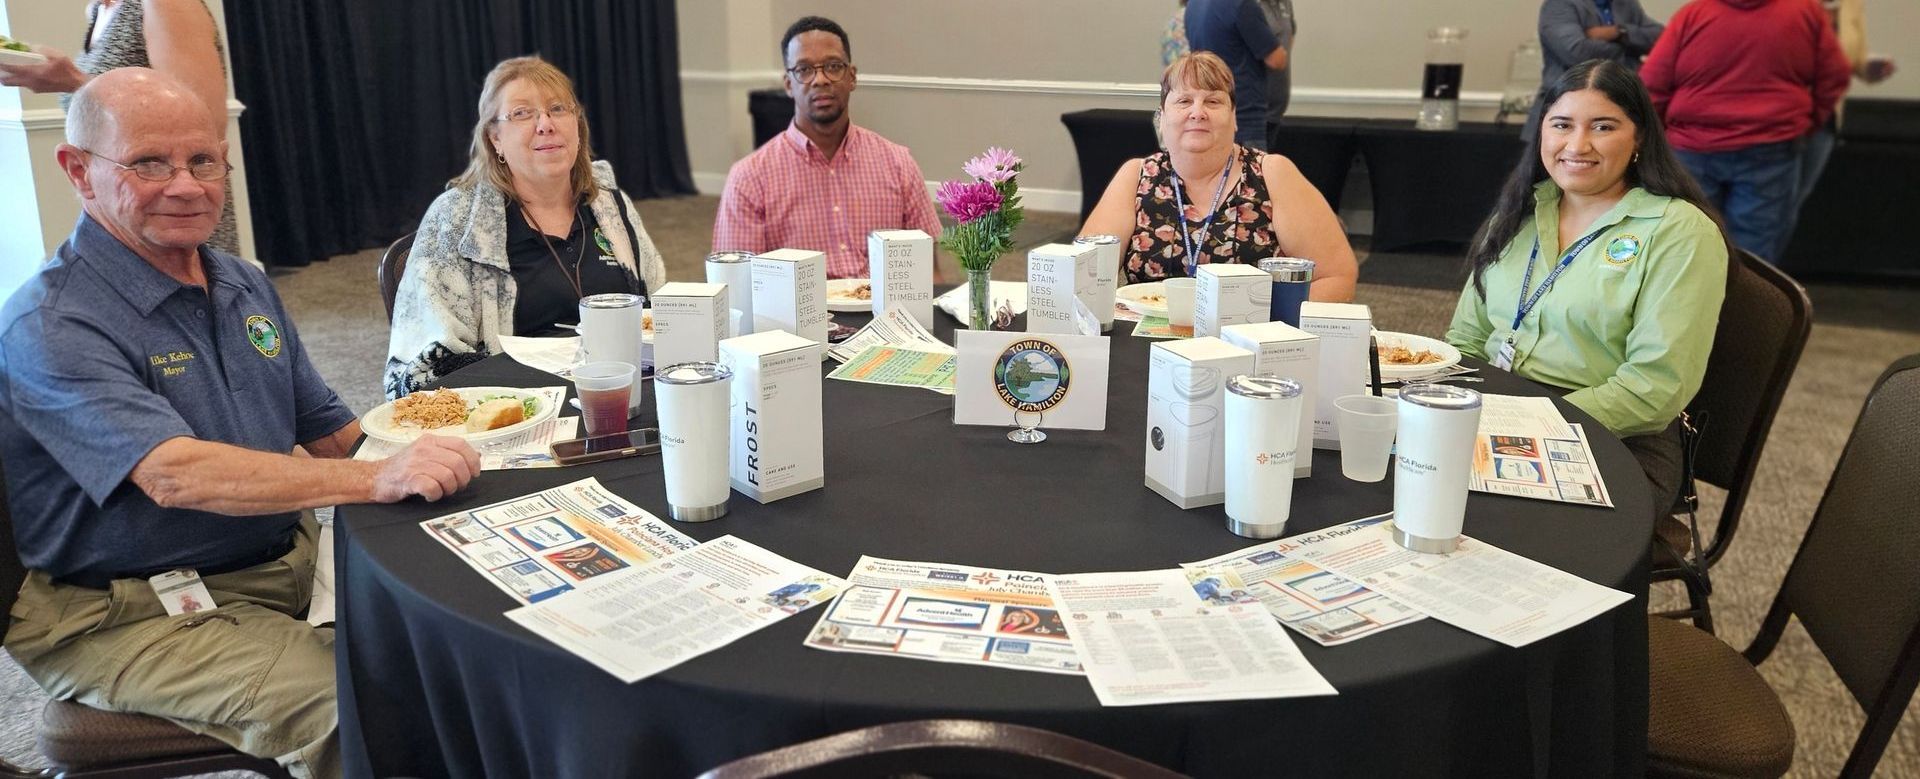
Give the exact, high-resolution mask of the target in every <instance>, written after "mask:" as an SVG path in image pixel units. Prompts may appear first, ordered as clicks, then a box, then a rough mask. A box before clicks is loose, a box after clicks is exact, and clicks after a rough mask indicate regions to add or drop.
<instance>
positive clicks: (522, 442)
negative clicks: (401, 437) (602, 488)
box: [353, 387, 580, 471]
mask: <svg viewBox="0 0 1920 779" xmlns="http://www.w3.org/2000/svg"><path fill="white" fill-rule="evenodd" d="M530 391H532V392H538V393H540V399H541V400H544V401H546V402H547V403H549V404H551V405H554V406H559V405H560V404H561V403H562V402H564V401H565V400H566V399H567V388H566V387H539V388H536V389H533V390H530ZM579 430H580V418H579V417H577V416H576V417H560V416H556V417H553V418H552V419H548V420H547V421H545V422H541V423H540V424H537V425H534V426H533V427H530V428H527V429H526V430H522V431H520V432H518V433H514V434H513V435H511V436H508V437H506V438H499V439H495V440H492V441H488V442H486V443H483V444H478V445H476V446H474V448H475V449H476V450H478V451H479V453H480V470H483V471H507V470H519V469H521V468H554V467H558V466H559V465H560V464H559V463H557V462H554V461H553V452H551V451H549V450H548V449H547V445H548V444H551V443H553V442H555V441H565V440H567V439H569V438H575V437H578V435H579ZM405 448H407V445H406V444H402V443H395V442H393V441H382V440H380V439H377V438H371V437H369V438H367V439H365V440H363V441H361V442H360V448H359V449H357V450H355V451H354V453H353V459H355V460H360V461H362V462H372V461H374V460H384V459H387V458H388V457H392V456H394V455H396V454H399V453H400V450H402V449H405Z"/></svg>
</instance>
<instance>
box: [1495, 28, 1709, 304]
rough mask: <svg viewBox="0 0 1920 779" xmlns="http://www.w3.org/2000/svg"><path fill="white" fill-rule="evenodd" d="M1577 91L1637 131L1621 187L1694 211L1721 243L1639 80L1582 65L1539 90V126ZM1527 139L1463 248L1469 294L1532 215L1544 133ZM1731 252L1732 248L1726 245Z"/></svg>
mask: <svg viewBox="0 0 1920 779" xmlns="http://www.w3.org/2000/svg"><path fill="white" fill-rule="evenodd" d="M1582 89H1597V90H1599V91H1600V93H1601V94H1603V95H1606V96H1607V99H1608V100H1611V101H1613V104H1614V105H1617V106H1620V109H1621V110H1623V111H1625V112H1626V113H1627V118H1628V119H1629V120H1631V121H1632V122H1633V125H1634V128H1635V130H1636V131H1637V137H1636V138H1635V139H1634V140H1635V141H1637V144H1636V146H1637V150H1638V154H1639V161H1637V162H1634V163H1632V164H1630V165H1628V166H1627V186H1629V187H1641V188H1643V189H1645V190H1647V191H1648V192H1651V193H1653V194H1656V195H1664V196H1667V197H1672V198H1679V199H1681V200H1684V201H1687V202H1688V203H1691V204H1693V206H1694V207H1695V208H1698V209H1700V211H1701V212H1702V213H1705V214H1706V215H1707V218H1709V219H1712V220H1713V223H1714V224H1715V225H1718V226H1719V227H1720V236H1721V239H1722V240H1725V239H1726V234H1727V230H1726V225H1724V224H1722V223H1721V221H1720V215H1719V213H1718V212H1717V211H1716V210H1715V209H1714V207H1713V204H1712V203H1711V202H1709V201H1708V200H1707V195H1706V193H1705V192H1703V191H1701V189H1700V185H1699V184H1698V183H1696V182H1695V181H1694V180H1693V174H1691V173H1688V172H1687V169H1686V167H1684V166H1682V165H1681V164H1680V160H1679V159H1678V158H1676V157H1674V155H1673V147H1672V146H1669V145H1668V144H1667V133H1666V129H1665V128H1664V127H1662V126H1661V124H1660V115H1659V113H1658V112H1656V111H1655V110H1654V108H1653V100H1652V99H1651V98H1649V97H1648V96H1647V88H1646V86H1645V85H1643V84H1641V83H1640V77H1639V76H1638V75H1635V74H1634V72H1633V71H1632V70H1630V69H1628V68H1627V67H1626V66H1625V65H1621V64H1620V63H1618V62H1614V61H1612V60H1599V59H1593V60H1587V61H1586V62H1582V63H1580V64H1578V65H1575V66H1573V67H1572V68H1569V69H1568V70H1567V72H1566V73H1565V74H1563V75H1561V76H1560V79H1559V80H1558V81H1555V82H1553V83H1552V84H1549V85H1547V86H1545V87H1543V88H1542V89H1541V90H1540V97H1539V100H1540V106H1541V116H1542V121H1545V118H1544V117H1545V116H1546V109H1549V108H1551V107H1553V104H1554V103H1557V102H1559V101H1560V98H1561V97H1562V96H1564V95H1566V94H1567V93H1568V92H1577V91H1580V90H1582ZM1534 129H1535V130H1536V132H1534V134H1533V140H1531V141H1528V142H1527V149H1526V151H1525V152H1523V153H1521V155H1520V162H1519V163H1518V164H1516V165H1514V166H1513V173H1511V174H1509V175H1508V176H1507V181H1506V183H1505V184H1502V185H1501V187H1500V199H1499V200H1497V201H1495V202H1494V206H1493V213H1492V214H1489V215H1488V216H1487V221H1486V222H1484V223H1482V224H1481V225H1480V231H1479V232H1477V233H1475V234H1474V236H1473V243H1471V244H1468V247H1467V268H1468V269H1469V270H1470V271H1471V272H1472V274H1473V288H1474V291H1475V292H1477V293H1479V294H1480V295H1482V296H1484V295H1486V293H1487V288H1486V284H1485V282H1484V280H1483V278H1482V277H1483V276H1484V274H1485V273H1486V269H1487V267H1488V266H1491V265H1493V264H1494V263H1496V262H1499V261H1500V252H1501V250H1503V249H1505V248H1506V246H1507V242H1508V241H1511V240H1513V238H1514V236H1515V235H1516V234H1518V232H1519V230H1520V227H1521V225H1523V224H1525V223H1526V221H1527V220H1528V219H1529V218H1530V217H1532V216H1533V188H1534V185H1536V184H1538V183H1540V182H1541V181H1544V180H1546V178H1547V169H1546V166H1544V165H1542V164H1541V163H1540V145H1541V143H1542V142H1543V141H1542V138H1543V137H1544V136H1545V133H1541V132H1538V129H1539V128H1534ZM1728 251H1729V252H1731V251H1732V244H1731V243H1729V244H1728Z"/></svg>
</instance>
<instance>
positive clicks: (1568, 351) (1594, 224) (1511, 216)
mask: <svg viewBox="0 0 1920 779" xmlns="http://www.w3.org/2000/svg"><path fill="white" fill-rule="evenodd" d="M1541 104H1542V105H1544V106H1546V109H1545V110H1544V111H1543V112H1542V116H1543V118H1542V120H1541V122H1540V127H1539V130H1540V132H1539V135H1538V137H1536V138H1535V139H1534V140H1533V141H1531V142H1530V143H1529V144H1528V149H1527V152H1526V154H1524V155H1522V157H1521V159H1520V164H1519V165H1517V166H1516V167H1515V168H1514V171H1513V174H1512V175H1511V176H1509V177H1508V178H1507V183H1506V185H1505V186H1504V187H1503V188H1502V190H1501V193H1500V199H1499V201H1498V203H1496V204H1495V206H1494V210H1493V213H1492V214H1491V215H1490V216H1488V217H1487V221H1486V223H1485V224H1484V225H1482V226H1481V228H1480V232H1479V233H1478V235H1476V236H1475V237H1474V240H1473V244H1472V247H1471V249H1470V252H1469V254H1468V257H1467V261H1468V264H1469V266H1470V267H1471V269H1472V273H1473V275H1472V279H1471V280H1469V282H1468V283H1467V286H1466V289H1465V290H1463V291H1462V292H1461V295H1460V303H1459V305H1458V306H1457V307H1456V308H1455V309H1454V313H1453V323H1452V324H1451V325H1450V326H1449V327H1448V328H1447V342H1448V343H1451V344H1453V345H1454V346H1457V347H1459V348H1460V350H1461V351H1462V352H1464V353H1466V354H1470V355H1472V356H1474V357H1479V358H1481V359H1484V360H1488V361H1490V362H1492V363H1493V364H1494V365H1496V366H1498V367H1501V368H1506V369H1508V370H1511V371H1513V372H1514V373H1516V374H1518V375H1520V376H1522V377H1524V378H1527V379H1531V380H1533V381H1535V382H1539V383H1541V384H1546V385H1551V386H1554V387H1560V388H1564V389H1567V390H1570V392H1568V393H1567V395H1566V399H1567V402H1569V403H1572V404H1573V405H1575V406H1578V407H1580V409H1581V410H1582V411H1585V412H1587V413H1588V414H1591V415H1592V416H1593V418H1594V419H1597V420H1599V421H1600V423H1601V424H1603V425H1606V427H1607V429H1608V430H1611V431H1613V433H1614V434H1616V435H1619V436H1620V437H1621V438H1623V439H1625V441H1626V444H1627V448H1628V449H1630V450H1632V451H1633V453H1634V456H1635V457H1636V458H1638V459H1639V461H1640V465H1641V468H1642V469H1643V470H1644V471H1646V474H1647V478H1648V479H1649V480H1650V481H1651V482H1652V484H1653V492H1654V495H1653V497H1654V510H1655V512H1656V513H1666V512H1667V511H1668V510H1669V509H1670V508H1671V507H1672V505H1673V502H1674V499H1675V497H1676V496H1677V495H1678V494H1679V491H1680V475H1681V470H1680V463H1681V457H1682V454H1681V446H1680V433H1679V426H1678V424H1677V421H1676V420H1677V418H1678V417H1679V414H1680V411H1681V410H1682V409H1684V408H1685V407H1686V405H1687V403H1688V401H1691V400H1692V399H1693V394H1694V393H1695V392H1696V391H1698V390H1699V389H1700V381H1701V378H1702V376H1703V375H1705V373H1706V367H1707V354H1708V353H1709V352H1710V351H1711V350H1712V348H1713V331H1714V327H1715V325H1716V324H1717V323H1718V321H1719V317H1720V303H1721V300H1722V299H1723V298H1724V297H1725V296H1726V283H1727V257H1728V244H1727V240H1726V234H1725V231H1724V230H1723V229H1722V227H1721V225H1720V222H1719V220H1718V218H1717V217H1716V216H1714V214H1713V211H1712V206H1711V205H1709V204H1708V201H1707V199H1706V196H1705V195H1704V194H1703V193H1702V192H1701V191H1700V187H1699V185H1698V184H1695V183H1694V180H1693V177H1692V176H1690V175H1688V173H1687V171H1686V168H1684V167H1681V165H1680V163H1679V161H1678V160H1677V159H1675V157H1674V154H1673V150H1672V148H1671V147H1669V146H1668V145H1667V140H1666V133H1665V131H1664V130H1663V129H1662V128H1661V126H1660V120H1659V116H1658V115H1657V114H1655V113H1654V110H1653V104H1652V101H1651V100H1649V99H1648V97H1647V91H1646V88H1645V87H1644V86H1642V85H1641V83H1640V79H1639V77H1637V76H1635V75H1634V73H1633V71H1632V70H1629V69H1628V68H1626V67H1625V66H1622V65H1620V64H1618V63H1615V62H1610V61H1604V60H1589V61H1587V62H1584V63H1581V64H1579V65H1576V66H1574V67H1573V68H1572V69H1570V70H1568V71H1567V72H1566V73H1565V74H1564V75H1562V76H1561V77H1560V78H1559V79H1558V80H1557V81H1555V82H1554V83H1553V84H1551V85H1549V87H1548V88H1547V89H1546V90H1545V91H1544V92H1543V94H1542V95H1541Z"/></svg>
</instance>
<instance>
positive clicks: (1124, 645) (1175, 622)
mask: <svg viewBox="0 0 1920 779" xmlns="http://www.w3.org/2000/svg"><path fill="white" fill-rule="evenodd" d="M1047 586H1048V590H1049V591H1050V592H1052V593H1053V600H1054V602H1055V603H1057V604H1059V605H1060V609H1061V611H1063V612H1065V613H1066V614H1067V626H1068V629H1069V630H1071V631H1072V632H1073V641H1074V648H1075V649H1076V650H1078V651H1079V653H1080V663H1081V665H1082V666H1084V667H1085V668H1086V672H1087V681H1088V682H1089V683H1091V684H1092V685H1093V692H1094V695H1096V696H1097V697H1099V699H1100V704H1101V705H1103V706H1147V705H1153V704H1161V703H1185V702H1193V701H1223V700H1242V699H1249V698H1290V697H1298V696H1306V695H1334V694H1336V693H1335V691H1334V689H1333V686H1332V685H1330V684H1327V680H1326V679H1325V678H1324V677H1322V676H1321V675H1320V672H1319V671H1315V670H1314V669H1313V666H1311V665H1309V664H1307V661H1306V658H1305V657H1303V656H1301V654H1300V649H1299V647H1296V646H1294V643H1293V639H1291V638H1289V637H1288V636H1287V631H1286V630H1284V629H1282V628H1281V627H1280V626H1279V625H1278V624H1275V622H1274V621H1273V618H1272V617H1270V616H1268V615H1267V612H1266V609H1263V608H1260V607H1259V606H1257V605H1253V604H1239V603H1235V604H1231V605H1226V606H1210V605H1207V604H1205V603H1203V602H1202V601H1201V600H1200V599H1199V598H1198V597H1195V595H1194V592H1193V588H1192V586H1190V585H1189V584H1188V582H1187V577H1186V575H1185V574H1183V573H1181V572H1180V571H1177V570H1166V571H1130V572H1120V573H1085V574H1074V575H1067V576H1054V577H1051V578H1050V579H1049V580H1048V582H1047Z"/></svg>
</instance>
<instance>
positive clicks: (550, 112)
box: [493, 103, 573, 124]
mask: <svg viewBox="0 0 1920 779" xmlns="http://www.w3.org/2000/svg"><path fill="white" fill-rule="evenodd" d="M542 113H544V114H546V115H547V118H549V119H552V120H554V121H556V122H558V121H561V120H564V119H566V118H568V117H570V116H573V106H570V105H567V104H566V103H554V104H553V105H550V106H547V108H546V110H545V111H542V110H540V109H538V108H534V107H533V106H530V105H522V106H514V107H513V110H511V111H508V112H507V113H506V115H505V116H497V117H494V119H493V120H494V121H496V122H512V123H514V124H526V123H528V122H531V121H533V120H535V119H539V118H540V115H541V114H542Z"/></svg>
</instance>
